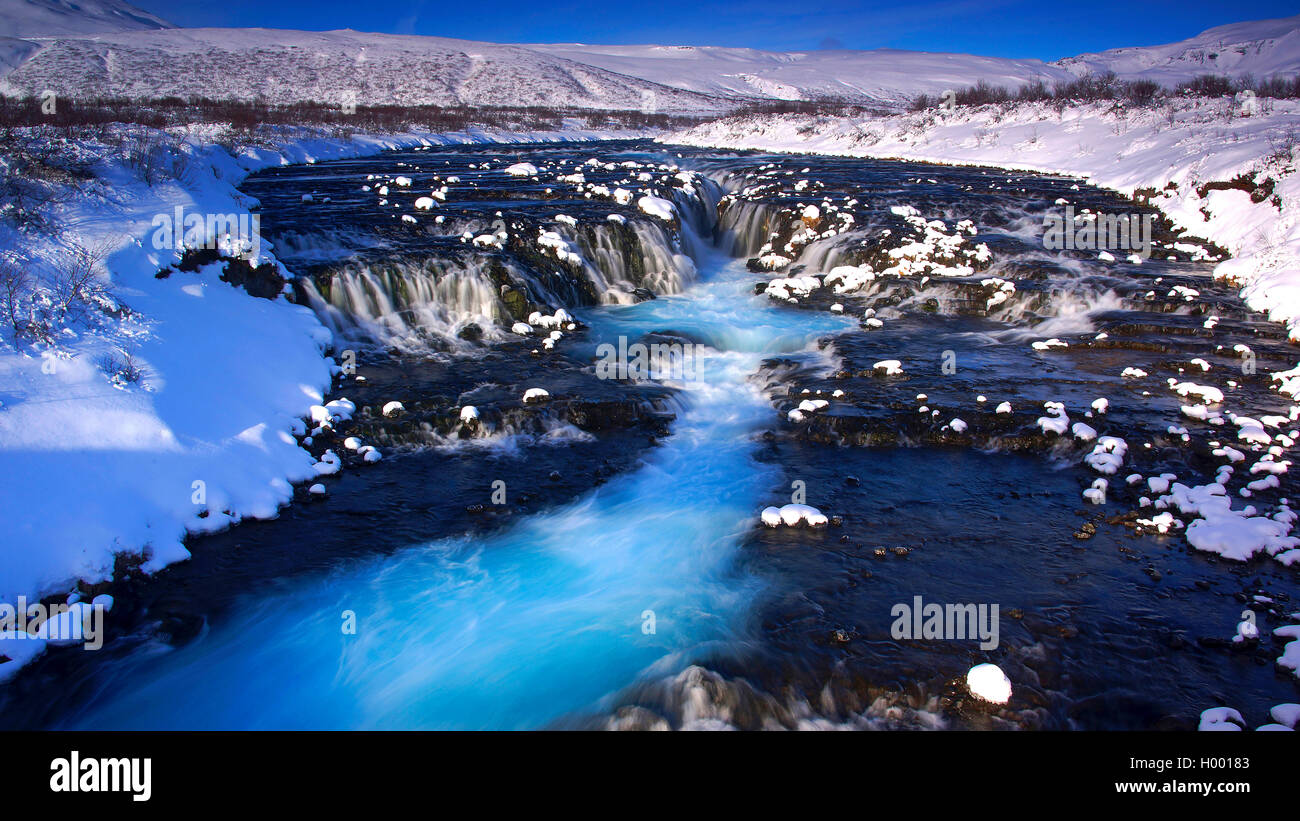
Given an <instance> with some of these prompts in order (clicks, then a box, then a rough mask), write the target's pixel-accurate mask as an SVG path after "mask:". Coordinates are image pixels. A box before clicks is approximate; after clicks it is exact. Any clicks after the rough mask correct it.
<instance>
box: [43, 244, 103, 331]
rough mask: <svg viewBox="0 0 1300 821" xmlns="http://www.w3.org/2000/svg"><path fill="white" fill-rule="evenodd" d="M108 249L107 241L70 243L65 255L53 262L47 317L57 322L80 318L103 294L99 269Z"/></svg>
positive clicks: (62, 323)
mask: <svg viewBox="0 0 1300 821" xmlns="http://www.w3.org/2000/svg"><path fill="white" fill-rule="evenodd" d="M110 250H111V246H110V245H108V244H104V245H99V246H95V247H92V248H86V247H83V246H81V245H76V244H73V245H72V247H71V249H70V250H69V253H68V255H67V256H66V257H64V258H63V259H62V260H60V261H59V262H58V263H57V264H56V265H55V270H54V277H53V281H52V283H51V286H52V287H51V292H52V294H53V306H52V307H53V315H52V316H51V319H52V320H53V321H54V322H56V323H57V324H58V325H65V324H67V323H70V322H76V321H78V320H81V319H84V318H85V316H86V314H87V312H88V310H89V309H90V308H92V307H94V306H95V305H96V304H97V303H98V301H99V299H100V298H101V297H103V296H104V295H105V288H104V286H103V284H102V283H101V273H102V270H103V265H104V260H105V259H106V258H107V257H108V254H109V251H110Z"/></svg>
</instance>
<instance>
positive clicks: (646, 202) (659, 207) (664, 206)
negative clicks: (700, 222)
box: [636, 194, 677, 222]
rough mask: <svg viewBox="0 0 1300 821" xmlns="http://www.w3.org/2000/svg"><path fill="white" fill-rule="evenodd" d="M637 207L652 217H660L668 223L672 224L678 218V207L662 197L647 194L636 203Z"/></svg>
mask: <svg viewBox="0 0 1300 821" xmlns="http://www.w3.org/2000/svg"><path fill="white" fill-rule="evenodd" d="M636 207H637V208H640V209H641V210H642V211H644V212H645V213H647V214H649V215H650V216H652V217H658V218H659V219H661V220H664V221H666V222H672V221H673V220H674V219H676V218H677V209H676V207H675V206H674V205H673V204H672V203H671V202H670V201H668V200H666V199H663V198H662V197H656V196H654V195H653V194H646V195H645V196H644V197H642V198H641V199H639V200H637V201H636Z"/></svg>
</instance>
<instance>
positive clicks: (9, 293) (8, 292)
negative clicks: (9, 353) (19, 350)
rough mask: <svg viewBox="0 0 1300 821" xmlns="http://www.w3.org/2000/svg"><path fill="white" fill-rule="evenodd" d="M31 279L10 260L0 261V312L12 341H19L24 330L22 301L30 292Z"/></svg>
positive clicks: (19, 266) (20, 267)
mask: <svg viewBox="0 0 1300 821" xmlns="http://www.w3.org/2000/svg"><path fill="white" fill-rule="evenodd" d="M31 285H32V278H31V277H30V276H29V275H28V273H27V271H26V270H24V269H23V267H22V266H21V265H20V264H19V263H18V262H16V261H15V260H12V259H0V310H3V311H4V319H5V321H6V322H7V323H8V325H9V330H10V333H12V334H13V338H14V340H18V339H21V338H22V336H23V331H24V329H25V328H26V320H25V318H24V316H23V300H24V298H25V297H26V295H27V294H28V293H29V292H30V291H31Z"/></svg>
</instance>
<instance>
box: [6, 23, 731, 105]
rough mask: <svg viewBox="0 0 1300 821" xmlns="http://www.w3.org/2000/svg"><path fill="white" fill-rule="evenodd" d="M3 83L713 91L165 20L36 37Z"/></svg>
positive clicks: (609, 98) (504, 98) (659, 94)
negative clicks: (174, 25) (142, 26)
mask: <svg viewBox="0 0 1300 821" xmlns="http://www.w3.org/2000/svg"><path fill="white" fill-rule="evenodd" d="M41 45H42V48H40V49H39V50H38V51H36V52H34V53H32V54H30V55H28V56H27V58H26V60H25V61H24V62H22V63H21V65H19V66H18V67H17V68H14V69H13V70H12V71H10V72H9V73H8V74H7V75H6V76H4V78H3V80H0V91H5V92H6V93H10V94H39V93H40V92H41V90H42V89H47V88H48V89H53V90H55V91H57V92H61V93H62V94H65V95H70V96H73V97H88V96H99V97H104V96H124V97H135V98H146V97H167V96H175V97H182V98H184V97H191V96H194V97H206V98H209V99H238V100H254V99H258V98H262V99H265V100H267V101H270V102H275V103H293V102H300V101H310V102H319V103H325V104H331V105H341V104H344V103H347V102H349V101H350V102H353V103H355V104H357V105H456V104H464V105H472V106H527V105H538V106H571V107H577V108H610V109H622V110H643V111H648V112H699V113H710V112H717V111H722V110H725V109H727V108H729V107H730V106H729V104H728V103H727V102H726V101H724V100H722V99H720V98H718V97H713V96H706V95H702V94H697V93H695V92H692V91H684V90H680V89H675V88H669V87H667V86H662V85H659V84H656V83H653V82H649V81H646V80H643V79H640V78H637V77H629V76H626V75H622V74H615V73H613V72H610V71H606V70H605V69H602V68H597V67H595V66H590V65H586V64H583V63H576V62H573V61H570V60H566V59H564V58H562V57H555V56H551V55H548V54H542V53H539V52H536V51H530V50H528V49H526V48H523V47H520V46H510V45H496V44H493V43H477V42H473V41H469V40H451V39H446V38H442V37H414V36H399V35H390V34H366V33H362V32H356V31H328V32H308V31H284V30H273V29H163V30H157V31H135V32H118V33H114V34H104V35H97V36H93V37H64V38H57V39H52V40H48V41H46V40H42V41H41Z"/></svg>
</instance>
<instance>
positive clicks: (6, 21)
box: [0, 0, 172, 37]
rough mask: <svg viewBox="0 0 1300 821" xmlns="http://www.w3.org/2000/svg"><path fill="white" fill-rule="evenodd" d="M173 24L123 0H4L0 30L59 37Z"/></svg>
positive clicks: (10, 34)
mask: <svg viewBox="0 0 1300 821" xmlns="http://www.w3.org/2000/svg"><path fill="white" fill-rule="evenodd" d="M163 28H172V24H171V23H168V22H167V21H166V20H163V19H162V18H160V17H155V16H153V15H152V14H149V13H148V12H146V11H143V10H141V9H138V8H136V7H135V6H132V5H129V4H127V3H124V2H121V0H76V2H75V3H72V2H67V1H66V0H0V33H3V34H4V36H7V37H56V36H60V35H69V34H73V35H75V34H100V33H104V32H115V31H133V30H141V29H163Z"/></svg>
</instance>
